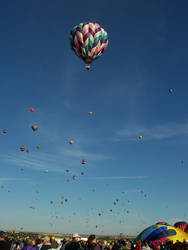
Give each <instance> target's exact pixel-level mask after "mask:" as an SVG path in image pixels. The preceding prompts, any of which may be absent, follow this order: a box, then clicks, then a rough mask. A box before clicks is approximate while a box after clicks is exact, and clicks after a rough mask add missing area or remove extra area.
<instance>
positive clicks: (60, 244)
mask: <svg viewBox="0 0 188 250" xmlns="http://www.w3.org/2000/svg"><path fill="white" fill-rule="evenodd" d="M48 249H49V250H125V249H127V250H134V249H135V250H188V242H186V241H184V242H183V243H181V242H178V241H177V242H176V243H175V244H173V242H172V241H167V242H164V243H161V242H158V243H157V244H155V245H153V244H152V243H151V242H146V241H143V242H134V241H130V240H118V241H112V240H108V241H106V240H104V241H102V240H97V239H96V236H95V235H94V234H92V235H90V236H89V237H88V239H87V241H86V240H82V239H81V237H80V236H79V235H78V234H76V233H75V234H73V235H72V239H70V238H64V239H57V238H55V237H48V236H45V237H40V236H38V237H37V238H36V239H35V240H34V239H30V238H26V239H23V238H17V239H10V238H7V237H6V233H5V232H4V231H0V250H48Z"/></svg>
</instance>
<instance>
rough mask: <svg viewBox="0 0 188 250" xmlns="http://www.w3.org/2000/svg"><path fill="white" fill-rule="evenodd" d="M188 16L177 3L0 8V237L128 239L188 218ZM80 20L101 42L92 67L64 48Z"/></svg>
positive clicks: (12, 3) (137, 1) (6, 3)
mask: <svg viewBox="0 0 188 250" xmlns="http://www.w3.org/2000/svg"><path fill="white" fill-rule="evenodd" d="M187 9H188V2H187V1H186V0H184V1H183V0H182V1H170V0H169V1H168V0H166V1H164V0H158V1H153V0H148V1H147V0H144V1H140V0H135V1H130V0H126V1H125V0H118V1H111V0H110V1H109V0H108V1H107V0H103V1H99V0H96V1H94V2H90V1H82V2H79V1H71V2H68V1H63V0H62V1H60V0H56V1H49V0H45V1H39V0H33V1H24V0H19V1H10V0H9V1H4V2H2V3H1V8H0V21H1V28H0V32H1V42H0V54H1V57H0V64H1V67H0V82H1V83H0V86H1V89H0V108H1V119H0V120H1V122H0V132H1V135H0V166H1V175H0V185H1V188H0V194H1V197H2V201H3V203H2V204H1V215H3V217H1V218H0V227H1V228H2V229H19V228H20V227H23V228H24V230H28V231H43V232H44V231H45V232H62V233H73V232H75V231H76V232H78V233H96V234H112V233H115V234H119V233H124V234H132V235H136V234H137V233H139V232H140V231H141V230H142V229H144V228H145V227H147V226H148V225H151V224H153V223H156V222H157V221H161V220H162V221H167V222H168V223H170V224H173V223H174V222H176V221H178V220H185V221H186V220H187V221H188V214H187V210H188V201H187V188H186V187H187V176H188V164H187V162H188V154H187V147H188V141H187V138H188V116H187V107H188V98H187V91H188V87H187V82H188V76H187V57H188V47H187V44H188V35H187V25H188V16H187ZM87 21H90V22H97V23H99V24H101V25H102V26H103V27H104V29H105V30H106V31H107V32H108V36H109V45H108V48H107V50H106V51H105V52H104V54H103V55H102V56H101V57H100V58H99V59H98V60H96V61H95V62H93V63H92V65H91V70H90V71H86V70H85V68H84V63H83V62H82V61H81V60H80V59H79V58H78V57H77V56H76V55H75V54H74V53H73V51H72V50H71V49H70V45H69V34H70V31H71V29H72V28H73V27H74V26H75V25H77V24H79V23H80V22H87ZM170 88H172V89H173V90H174V92H173V93H172V94H170V93H169V89H170ZM31 107H34V108H35V112H33V113H31V112H30V108H31ZM89 111H92V112H93V116H92V117H90V116H89V115H88V112H89ZM33 124H38V126H39V129H38V131H36V132H33V131H32V129H31V126H32V125H33ZM3 129H7V130H8V133H7V134H6V135H3V134H2V130H3ZM140 135H142V136H143V140H139V139H138V137H139V136H140ZM71 139H72V140H74V144H72V145H70V144H69V140H71ZM22 145H23V146H25V148H26V149H29V150H30V152H29V153H26V152H20V146H22ZM37 145H40V147H41V148H40V150H37V148H36V146H37ZM83 159H85V160H86V164H85V165H82V164H81V161H82V160H83ZM182 160H183V161H184V163H182V162H181V161H182ZM20 168H24V171H21V170H20ZM45 169H48V173H47V174H45V173H44V172H43V171H44V170H45ZM66 169H70V172H69V173H66ZM82 171H83V172H84V175H83V176H82V175H81V172H82ZM73 175H76V176H77V179H76V180H75V181H74V180H73V179H72V176H73ZM67 179H70V182H67ZM37 189H38V190H39V191H40V193H39V194H36V190H37ZM93 189H96V191H95V192H93V191H92V190H93ZM8 190H10V192H8ZM141 190H143V193H141ZM145 194H146V197H144V195H145ZM62 196H63V197H64V199H68V202H67V203H65V204H64V205H61V204H60V202H61V200H62ZM36 198H37V200H36ZM116 199H118V200H119V201H118V202H117V204H116V205H114V204H113V203H114V201H115V200H116ZM52 200H53V201H54V204H52V205H51V204H50V201H52ZM30 206H34V207H35V209H31V208H29V207H30ZM110 209H112V212H110V211H109V210H110ZM99 213H101V214H102V215H101V216H99V215H98V214H99ZM96 226H97V227H96Z"/></svg>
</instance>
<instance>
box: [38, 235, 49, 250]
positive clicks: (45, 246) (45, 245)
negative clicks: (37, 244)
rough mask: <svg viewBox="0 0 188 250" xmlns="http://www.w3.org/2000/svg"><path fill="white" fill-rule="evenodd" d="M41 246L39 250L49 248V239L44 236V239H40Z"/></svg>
mask: <svg viewBox="0 0 188 250" xmlns="http://www.w3.org/2000/svg"><path fill="white" fill-rule="evenodd" d="M42 241H43V244H42V246H41V248H40V250H47V249H50V248H51V245H50V238H49V237H48V236H45V237H44V238H42Z"/></svg>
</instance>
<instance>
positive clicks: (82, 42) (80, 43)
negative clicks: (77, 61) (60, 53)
mask: <svg viewBox="0 0 188 250" xmlns="http://www.w3.org/2000/svg"><path fill="white" fill-rule="evenodd" d="M70 43H71V48H72V50H73V51H74V52H75V54H76V55H77V56H78V57H79V58H81V59H82V60H83V61H84V62H85V63H86V64H87V65H86V69H90V63H92V61H94V60H95V59H97V58H98V57H99V56H101V55H102V53H103V52H104V51H105V50H106V48H107V46H108V35H107V32H106V31H105V30H104V29H103V28H102V27H101V26H100V25H99V24H97V23H89V22H87V23H80V24H79V25H77V26H75V27H74V28H73V30H72V31H71V33H70Z"/></svg>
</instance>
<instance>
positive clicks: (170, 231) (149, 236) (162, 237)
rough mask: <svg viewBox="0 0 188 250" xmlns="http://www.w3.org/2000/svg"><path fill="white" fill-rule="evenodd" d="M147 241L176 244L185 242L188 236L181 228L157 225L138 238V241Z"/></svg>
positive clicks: (143, 232)
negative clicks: (168, 241) (169, 241)
mask: <svg viewBox="0 0 188 250" xmlns="http://www.w3.org/2000/svg"><path fill="white" fill-rule="evenodd" d="M140 240H142V241H143V240H146V241H152V242H154V241H161V242H164V241H166V240H172V241H173V243H175V242H176V241H177V240H179V241H180V242H183V241H184V240H188V234H187V233H185V232H183V231H182V230H181V229H179V228H175V227H173V226H169V225H161V224H155V225H152V226H150V227H148V228H146V229H145V230H144V231H142V232H141V233H140V234H139V235H138V236H137V237H136V241H140Z"/></svg>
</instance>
